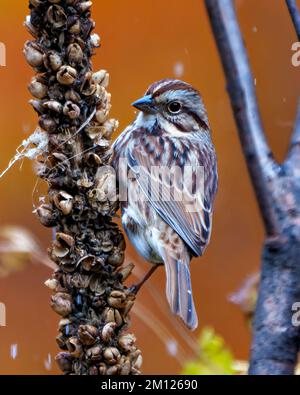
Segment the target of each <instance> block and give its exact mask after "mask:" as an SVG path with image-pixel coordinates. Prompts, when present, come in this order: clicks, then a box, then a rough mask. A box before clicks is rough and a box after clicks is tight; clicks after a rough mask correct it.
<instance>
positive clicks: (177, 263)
mask: <svg viewBox="0 0 300 395" xmlns="http://www.w3.org/2000/svg"><path fill="white" fill-rule="evenodd" d="M184 255H185V256H184ZM164 262H165V268H166V276H167V286H166V294H167V299H168V302H169V304H170V307H171V309H172V312H173V313H174V314H177V315H179V317H180V318H181V319H182V320H183V321H184V323H185V324H186V325H187V326H188V327H189V328H190V329H192V330H194V329H196V328H197V326H198V317H197V313H196V309H195V305H194V300H193V294H192V284H191V276H190V267H189V266H190V259H189V257H188V253H187V252H186V253H185V254H183V257H182V258H181V259H180V260H176V259H174V258H172V257H170V256H169V257H168V256H166V257H165V259H164Z"/></svg>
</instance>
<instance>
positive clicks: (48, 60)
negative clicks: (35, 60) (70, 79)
mask: <svg viewBox="0 0 300 395" xmlns="http://www.w3.org/2000/svg"><path fill="white" fill-rule="evenodd" d="M62 64H63V61H62V57H61V55H60V54H59V53H58V52H56V51H49V52H47V54H45V55H44V65H45V66H46V67H47V68H49V69H50V70H53V71H57V70H59V68H60V67H61V66H62Z"/></svg>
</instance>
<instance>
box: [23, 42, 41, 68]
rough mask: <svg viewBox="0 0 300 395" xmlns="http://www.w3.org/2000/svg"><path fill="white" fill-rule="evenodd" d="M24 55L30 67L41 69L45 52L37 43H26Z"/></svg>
mask: <svg viewBox="0 0 300 395" xmlns="http://www.w3.org/2000/svg"><path fill="white" fill-rule="evenodd" d="M23 53H24V55H25V58H26V60H27V62H28V63H29V65H30V66H32V67H39V66H41V65H42V64H43V56H44V53H43V50H42V49H41V48H40V47H39V46H38V45H37V44H36V43H35V42H33V41H26V43H25V45H24V49H23Z"/></svg>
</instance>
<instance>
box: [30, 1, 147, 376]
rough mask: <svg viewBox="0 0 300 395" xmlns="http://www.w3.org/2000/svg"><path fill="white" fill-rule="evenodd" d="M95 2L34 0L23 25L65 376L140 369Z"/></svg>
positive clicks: (43, 215) (59, 359)
mask: <svg viewBox="0 0 300 395" xmlns="http://www.w3.org/2000/svg"><path fill="white" fill-rule="evenodd" d="M91 5H92V3H91V2H90V1H83V0H55V1H54V0H49V1H45V0H30V4H29V8H30V16H29V17H28V18H27V20H26V23H25V25H26V27H27V29H28V30H29V32H30V33H31V34H32V36H33V37H34V40H33V41H27V42H26V43H25V47H24V54H25V57H26V60H27V62H28V63H29V64H30V65H31V66H32V67H33V69H34V70H35V72H36V74H35V76H34V77H33V79H32V81H31V83H30V85H29V90H30V92H31V94H32V95H33V96H34V100H31V104H32V106H33V108H34V109H35V110H36V112H37V113H38V116H39V127H40V128H41V130H42V131H43V133H42V134H39V136H44V137H43V138H45V139H46V140H47V142H48V144H47V149H46V150H45V152H43V154H42V155H40V157H39V158H38V167H37V171H38V175H39V176H40V177H41V178H42V179H43V180H45V181H46V182H47V184H48V186H49V190H48V195H47V197H46V198H47V202H45V203H43V204H41V205H40V207H38V208H37V210H36V214H37V216H38V218H39V219H40V221H41V223H42V224H43V225H44V226H47V227H51V228H53V227H54V228H55V229H56V232H55V240H54V241H53V243H52V246H51V247H50V249H49V255H50V257H51V259H52V260H53V262H55V263H56V264H57V267H58V268H57V270H56V271H55V272H54V274H53V277H52V279H50V280H48V281H47V282H46V285H47V286H48V287H49V288H50V289H51V290H52V291H53V295H52V298H51V306H52V308H53V310H54V311H55V312H57V313H58V314H59V315H60V316H61V320H60V322H59V334H58V336H57V338H56V341H57V344H58V346H59V347H60V349H61V350H62V352H60V353H59V354H58V355H57V357H56V360H57V363H58V366H59V367H60V369H61V370H62V371H63V372H64V373H66V374H81V375H82V374H87V375H99V374H101V375H104V374H109V375H128V374H139V373H140V367H141V364H142V356H141V352H140V350H138V349H137V347H136V345H135V336H134V335H133V334H130V333H125V330H126V329H127V328H128V326H129V324H130V317H129V311H130V309H131V308H132V306H133V303H134V298H135V296H134V295H133V294H132V293H131V292H130V291H129V290H128V289H127V288H126V286H125V285H124V283H123V282H124V280H125V279H126V278H127V277H128V276H129V275H130V272H131V270H132V266H130V267H125V268H124V267H123V268H122V264H123V261H124V250H125V241H124V237H123V235H122V233H121V232H120V230H119V229H118V226H117V225H116V224H115V223H113V222H112V216H113V215H114V213H115V211H116V209H117V207H118V204H117V201H116V195H115V175H114V172H113V171H112V170H111V169H110V168H109V167H107V166H105V165H106V164H107V163H108V161H109V158H110V154H111V150H110V136H111V134H112V132H113V131H114V130H115V129H116V128H117V126H118V123H117V121H115V120H113V119H109V110H110V107H111V105H110V94H109V93H107V91H106V87H107V85H108V77H109V76H108V73H107V72H106V71H104V70H101V71H99V72H97V73H93V71H92V65H91V57H92V55H93V53H94V49H95V48H96V47H98V46H99V37H98V36H97V35H95V34H92V30H93V29H94V25H95V24H94V22H93V20H92V19H91V12H90V8H91Z"/></svg>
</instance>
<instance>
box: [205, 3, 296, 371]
mask: <svg viewBox="0 0 300 395" xmlns="http://www.w3.org/2000/svg"><path fill="white" fill-rule="evenodd" d="M291 4H292V2H291ZM206 7H207V10H208V13H209V16H210V21H211V25H212V28H213V32H214V35H215V39H216V42H217V45H218V48H219V52H220V55H221V59H222V62H223V66H224V70H225V75H226V78H227V82H228V89H229V95H230V97H231V102H232V107H233V112H234V115H235V119H236V122H237V126H238V130H239V134H240V139H241V143H242V148H243V150H244V154H245V157H246V161H247V164H248V168H249V171H250V174H251V178H252V183H253V186H254V189H255V191H256V196H257V199H258V203H259V205H260V208H261V214H262V216H263V219H264V223H265V228H266V233H267V236H268V237H267V239H266V241H265V244H264V248H263V254H262V269H261V281H260V286H259V296H258V301H257V304H256V311H255V319H254V325H253V332H254V333H253V341H252V348H251V360H250V367H249V373H250V374H281V375H282V374H293V373H294V370H295V366H296V362H297V356H298V351H299V340H300V336H299V328H298V327H297V326H295V325H293V319H292V318H293V305H294V303H295V302H297V301H300V207H299V201H300V172H299V171H297V169H296V167H297V163H299V149H298V148H299V134H300V132H299V123H300V121H299V112H298V117H297V122H296V125H295V131H294V134H293V137H292V141H291V147H292V148H291V149H290V153H291V152H293V153H294V152H295V153H296V155H294V154H292V155H290V156H289V160H288V162H289V163H288V164H289V165H288V166H287V163H284V164H283V165H279V164H277V163H275V162H274V160H273V159H272V158H271V151H270V149H269V147H268V145H267V142H266V139H265V135H264V132H263V129H262V126H261V121H260V118H259V115H258V106H257V101H256V98H255V93H254V87H253V79H252V75H251V71H250V66H249V62H248V59H247V54H246V51H245V47H244V45H243V41H242V37H241V32H240V29H239V25H238V22H237V17H236V13H235V10H234V7H233V3H232V0H206ZM293 15H294V14H293ZM297 158H298V159H297ZM295 170H296V171H295Z"/></svg>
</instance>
